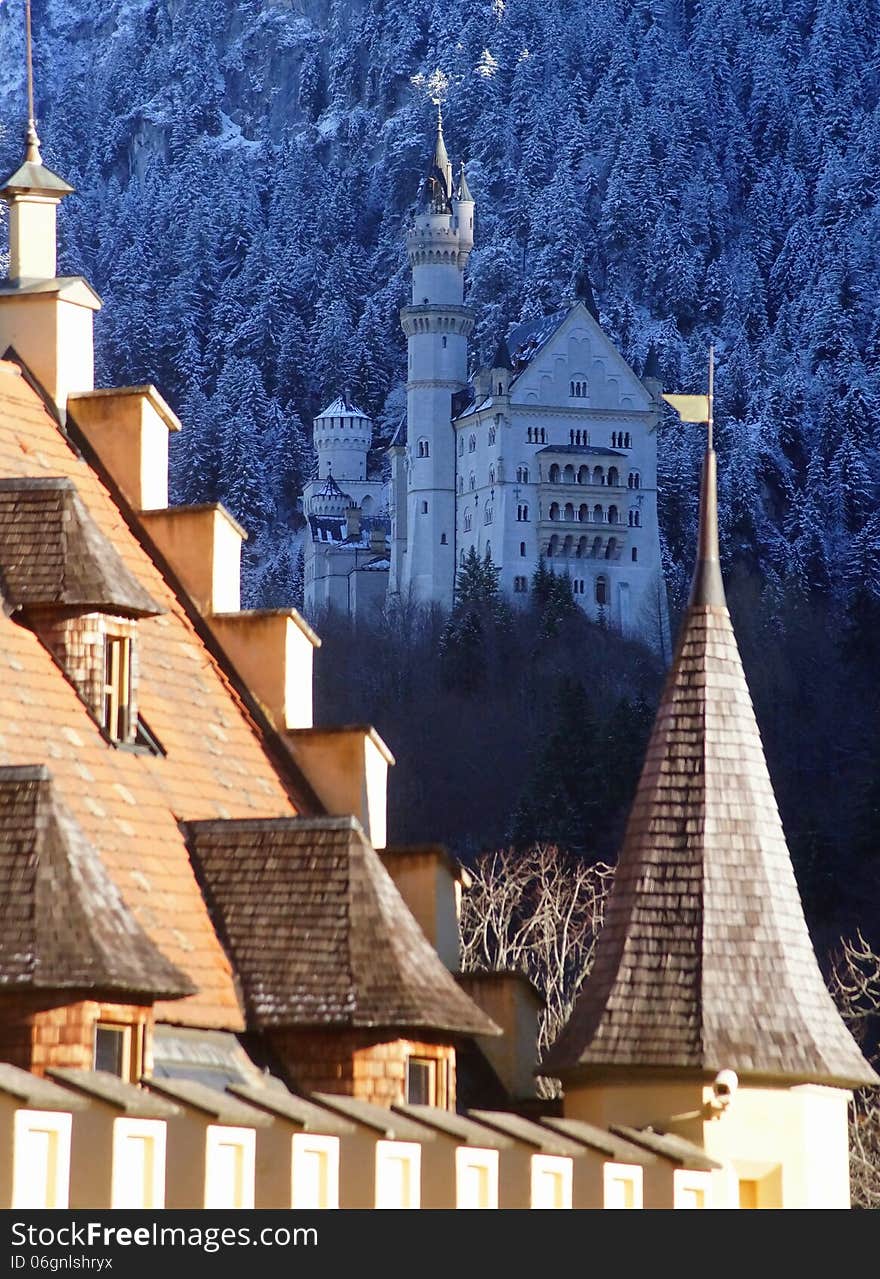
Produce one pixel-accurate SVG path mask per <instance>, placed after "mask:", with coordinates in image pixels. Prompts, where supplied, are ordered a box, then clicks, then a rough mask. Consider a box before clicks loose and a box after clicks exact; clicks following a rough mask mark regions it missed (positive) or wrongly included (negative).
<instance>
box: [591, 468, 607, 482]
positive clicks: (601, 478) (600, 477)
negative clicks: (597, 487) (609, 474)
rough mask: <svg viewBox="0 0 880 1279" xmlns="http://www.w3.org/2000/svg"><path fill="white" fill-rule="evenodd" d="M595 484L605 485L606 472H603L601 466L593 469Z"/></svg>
mask: <svg viewBox="0 0 880 1279" xmlns="http://www.w3.org/2000/svg"><path fill="white" fill-rule="evenodd" d="M593 483H594V484H604V483H605V472H604V471H603V470H602V468H601V466H594V467H593Z"/></svg>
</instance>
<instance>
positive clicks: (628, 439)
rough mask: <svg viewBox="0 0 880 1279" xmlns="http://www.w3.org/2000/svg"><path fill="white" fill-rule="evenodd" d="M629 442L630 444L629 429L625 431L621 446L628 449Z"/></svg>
mask: <svg viewBox="0 0 880 1279" xmlns="http://www.w3.org/2000/svg"><path fill="white" fill-rule="evenodd" d="M631 444H632V436H631V435H630V433H629V431H627V433H626V435H625V436H624V440H623V447H624V448H625V449H628V448H629V447H630V446H631Z"/></svg>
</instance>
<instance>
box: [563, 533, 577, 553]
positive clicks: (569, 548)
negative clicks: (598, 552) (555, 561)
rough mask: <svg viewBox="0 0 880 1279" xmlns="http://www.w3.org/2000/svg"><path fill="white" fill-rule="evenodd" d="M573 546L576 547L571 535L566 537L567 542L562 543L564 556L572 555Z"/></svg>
mask: <svg viewBox="0 0 880 1279" xmlns="http://www.w3.org/2000/svg"><path fill="white" fill-rule="evenodd" d="M573 546H574V538H573V537H572V535H571V534H570V533H569V535H568V537H566V539H565V541H564V542H563V543H562V554H563V555H565V556H566V557H567V556H569V555H571V552H572V548H573Z"/></svg>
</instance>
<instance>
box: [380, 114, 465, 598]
mask: <svg viewBox="0 0 880 1279" xmlns="http://www.w3.org/2000/svg"><path fill="white" fill-rule="evenodd" d="M473 207H474V205H473V199H472V198H471V197H470V192H469V191H468V189H467V183H466V181H465V182H464V183H463V185H462V186H460V187H459V190H458V193H457V194H455V193H454V192H453V181H452V166H451V164H450V163H449V158H448V155H447V152H446V143H445V141H444V139H443V122H442V118H441V117H439V116H438V122H437V138H436V142H435V146H434V153H433V156H432V160H431V165H430V168H429V173H428V178H427V180H426V182H425V184H424V187H423V192H422V197H421V204H420V208H419V211H418V212H417V214H416V216H415V219H414V222H413V226H412V228H411V230H410V231H409V234H408V235H407V253H408V256H409V263H410V267H411V268H412V278H413V286H412V303H411V305H410V306H406V307H404V308H403V309H402V311H401V313H400V320H401V324H402V326H403V331H404V333H405V334H406V336H407V345H408V351H409V363H408V378H407V459H406V460H407V468H408V477H407V521H406V526H407V529H408V544H407V550H406V559H405V562H404V564H403V565H402V566H401V572H400V574H399V578H398V580H399V582H400V587H401V589H402V590H404V591H406V590H410V589H411V590H412V592H413V594H414V595H415V597H416V598H417V599H420V600H425V601H428V600H432V601H436V602H437V603H439V604H441V605H444V606H445V607H447V608H449V607H450V606H451V604H452V594H453V588H454V583H455V560H454V554H455V550H454V543H455V440H454V436H453V431H452V426H451V422H452V396H453V394H454V393H455V392H456V391H459V390H461V388H462V387H463V386H464V385H465V384H466V382H467V339H468V337H469V336H470V333H471V331H472V329H473V324H474V321H473V314H472V312H471V310H470V308H469V307H467V306H465V305H464V269H465V265H466V263H467V259H468V255H469V254H470V250H471V246H472V245H473ZM462 219H464V220H465V222H466V225H465V226H464V227H463V226H462Z"/></svg>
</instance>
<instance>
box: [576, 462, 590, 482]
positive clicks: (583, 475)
mask: <svg viewBox="0 0 880 1279" xmlns="http://www.w3.org/2000/svg"><path fill="white" fill-rule="evenodd" d="M589 482H590V468H589V467H588V466H579V467H578V484H589Z"/></svg>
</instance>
